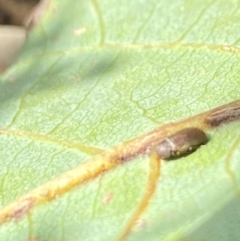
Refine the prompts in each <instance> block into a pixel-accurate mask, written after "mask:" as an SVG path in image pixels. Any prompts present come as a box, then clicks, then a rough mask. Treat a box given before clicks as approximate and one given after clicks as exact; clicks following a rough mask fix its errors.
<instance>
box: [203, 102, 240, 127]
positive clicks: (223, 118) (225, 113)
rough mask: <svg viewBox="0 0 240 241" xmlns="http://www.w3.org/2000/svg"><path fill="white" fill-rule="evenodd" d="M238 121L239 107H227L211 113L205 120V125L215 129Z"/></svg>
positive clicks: (239, 115) (239, 116) (239, 117)
mask: <svg viewBox="0 0 240 241" xmlns="http://www.w3.org/2000/svg"><path fill="white" fill-rule="evenodd" d="M239 119H240V106H233V107H227V108H225V109H220V110H217V111H215V112H212V113H211V114H210V115H209V116H207V118H206V123H207V124H208V125H210V126H211V127H217V126H220V125H222V124H226V123H229V122H232V121H236V120H239Z"/></svg>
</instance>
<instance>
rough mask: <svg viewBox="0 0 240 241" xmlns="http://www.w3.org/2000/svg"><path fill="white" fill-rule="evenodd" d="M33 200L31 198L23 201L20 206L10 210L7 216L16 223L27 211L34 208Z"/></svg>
mask: <svg viewBox="0 0 240 241" xmlns="http://www.w3.org/2000/svg"><path fill="white" fill-rule="evenodd" d="M34 202H35V200H34V199H33V198H28V199H25V200H24V202H22V203H21V204H20V205H18V206H16V207H15V208H13V209H12V210H11V212H10V213H9V216H10V217H11V219H13V220H14V221H18V220H20V219H21V218H23V217H24V216H25V215H26V214H27V213H28V212H29V210H30V209H31V208H32V207H33V206H34Z"/></svg>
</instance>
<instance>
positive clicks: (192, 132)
mask: <svg viewBox="0 0 240 241" xmlns="http://www.w3.org/2000/svg"><path fill="white" fill-rule="evenodd" d="M207 142H208V138H207V136H206V134H205V133H204V132H203V131H202V130H200V129H198V128H195V127H192V128H186V129H183V130H181V131H178V132H176V133H174V134H173V135H170V136H168V137H166V138H165V139H163V141H161V142H160V143H159V144H158V145H157V146H156V152H157V154H158V155H159V157H160V158H162V159H164V160H171V159H176V158H179V157H182V156H186V155H188V154H190V153H192V152H194V151H195V150H197V149H198V148H199V147H200V146H201V145H203V144H206V143H207Z"/></svg>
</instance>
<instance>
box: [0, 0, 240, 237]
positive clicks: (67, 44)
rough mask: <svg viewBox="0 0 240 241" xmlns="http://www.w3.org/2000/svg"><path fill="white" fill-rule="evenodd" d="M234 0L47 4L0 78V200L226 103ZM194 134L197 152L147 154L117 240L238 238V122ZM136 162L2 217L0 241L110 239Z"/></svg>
mask: <svg viewBox="0 0 240 241" xmlns="http://www.w3.org/2000/svg"><path fill="white" fill-rule="evenodd" d="M239 3H240V2H239V1H227V0H222V1H221V0H215V1H207V0H204V1H203V0H196V1H192V0H188V1H183V0H175V1H164V0H161V1H159V0H151V1H143V0H135V1H133V0H130V1H127V0H121V1H120V0H113V1H108V0H102V1H97V0H92V1H90V0H89V1H88V0H82V1H71V3H70V2H69V1H55V0H53V1H52V2H51V4H50V8H49V11H48V12H47V15H46V16H45V18H44V19H43V21H42V22H41V23H40V25H38V26H37V27H36V28H35V29H34V30H33V31H32V32H31V33H30V35H29V38H28V40H27V42H26V44H25V46H24V48H23V50H22V51H21V54H20V56H19V58H18V61H17V62H16V64H15V65H13V66H12V67H11V68H10V69H9V70H8V72H6V73H5V74H4V75H3V76H1V82H0V131H1V130H4V131H2V132H1V135H0V146H1V149H0V162H1V169H0V190H1V192H0V202H1V206H4V205H6V204H8V203H10V202H11V201H13V200H14V199H15V198H17V197H19V196H21V195H23V194H25V193H26V192H27V191H30V190H31V189H33V188H35V187H37V186H38V185H40V184H43V183H45V182H47V181H48V180H50V179H52V178H53V177H56V176H58V175H59V174H61V173H63V172H64V171H67V170H69V169H71V168H73V167H74V166H76V165H77V164H79V163H81V162H84V161H88V160H89V159H90V158H91V157H92V156H94V155H96V154H97V153H99V152H100V151H101V149H103V150H107V149H109V148H111V147H112V146H115V145H118V144H120V143H121V142H124V141H128V140H131V139H132V138H134V137H136V136H139V135H142V134H144V133H146V132H148V131H150V130H152V129H154V128H155V127H157V126H160V125H162V124H164V123H169V122H172V121H177V120H180V119H183V118H187V117H189V116H192V115H195V114H197V113H200V112H203V111H207V110H209V109H212V108H214V107H217V106H220V105H223V104H226V103H228V102H231V101H234V100H237V99H239V96H240V95H239V94H240V74H239V73H240V64H239V63H240V61H239V54H240V49H239V48H238V47H239V42H240V33H239V29H240V7H239ZM208 135H209V137H210V142H209V143H208V144H207V145H205V146H203V147H201V148H200V149H199V150H198V151H197V152H195V153H193V154H192V155H189V156H187V157H184V158H181V159H179V160H176V161H172V162H163V163H162V164H161V177H160V178H159V180H158V185H157V189H156V192H155V193H154V195H153V197H152V198H151V200H150V203H149V205H148V206H147V208H146V210H145V211H144V212H143V213H142V215H141V216H140V217H139V220H138V222H137V223H136V225H135V226H134V227H133V229H132V232H131V233H130V234H129V236H128V238H127V240H131V241H133V240H134V241H160V240H161V241H190V240H191V241H209V240H211V241H215V240H216V241H217V240H221V241H225V240H226V241H236V240H239V239H240V231H239V225H240V207H239V201H240V197H239V191H240V190H239V184H240V175H239V168H240V162H239V156H240V139H239V135H240V128H239V123H238V122H235V123H232V124H229V125H223V126H221V127H218V128H216V129H212V130H210V131H208ZM72 143H77V144H79V148H74V147H73V145H72ZM97 148H99V149H97ZM148 163H149V159H148V157H147V156H139V157H136V158H135V159H134V160H131V161H130V162H128V163H126V164H124V165H122V166H119V167H118V168H116V169H114V170H112V171H110V172H107V173H104V174H103V175H101V176H99V177H97V178H95V179H93V180H91V181H90V182H88V183H85V184H83V185H82V186H79V187H77V188H75V189H73V190H71V191H69V192H68V193H66V194H65V195H63V196H60V197H58V198H57V199H55V200H53V201H51V202H48V203H45V204H43V205H42V206H39V207H34V208H33V210H31V211H30V213H29V214H27V215H26V216H25V217H23V218H22V219H19V220H15V221H12V222H8V223H6V224H3V225H2V226H1V227H0V240H3V241H5V240H6V241H11V240H14V241H15V240H23V241H25V240H31V239H33V238H35V239H37V241H63V240H67V241H77V240H79V241H80V240H81V241H102V240H108V241H117V240H119V237H120V236H121V234H122V233H123V232H124V229H125V227H126V225H127V223H128V220H129V219H130V217H131V215H132V214H133V213H134V212H135V210H136V209H137V207H138V204H139V202H140V200H141V198H142V196H143V194H144V193H145V191H146V185H147V180H148V173H149V164H148Z"/></svg>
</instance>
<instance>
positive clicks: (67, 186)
mask: <svg viewBox="0 0 240 241" xmlns="http://www.w3.org/2000/svg"><path fill="white" fill-rule="evenodd" d="M239 105H240V100H238V101H235V102H232V103H229V104H227V105H223V106H221V107H218V108H215V109H213V110H210V111H207V112H204V113H201V114H198V115H195V116H192V117H189V118H187V119H184V120H181V121H178V122H174V123H169V124H165V125H163V126H160V127H158V128H157V129H155V130H152V131H150V132H149V133H146V134H145V135H143V136H140V137H137V138H135V139H133V140H131V141H128V142H125V143H122V144H120V145H118V146H116V147H113V148H112V149H109V150H107V151H105V152H103V153H101V154H99V155H97V156H94V157H93V158H91V159H90V160H89V161H86V162H84V163H82V164H80V165H78V166H76V167H75V168H73V169H71V170H69V171H67V172H65V173H63V174H62V175H60V176H58V177H56V178H54V179H52V180H51V181H49V182H47V183H45V184H43V185H41V186H39V187H37V188H36V189H34V190H32V191H30V192H29V193H27V194H25V195H23V196H22V197H20V198H18V199H16V200H15V201H13V202H12V203H10V204H8V205H7V206H5V207H3V208H2V209H1V210H0V224H2V223H5V222H7V221H9V220H11V219H12V218H13V216H14V215H13V213H14V210H21V207H24V205H26V201H27V200H34V201H33V202H32V203H31V205H29V206H28V205H27V210H26V211H29V210H30V209H31V208H32V207H35V206H37V205H40V204H43V203H45V202H47V201H50V200H53V199H55V198H56V197H59V196H61V195H63V194H64V193H66V192H67V191H69V190H71V189H73V188H74V187H76V186H78V185H80V184H83V183H85V182H87V181H89V180H91V179H93V178H95V177H97V176H98V175H100V174H101V173H103V172H106V171H109V170H111V169H113V168H115V167H117V166H119V165H121V164H123V163H124V162H125V161H129V160H131V159H132V158H133V157H135V156H137V155H139V154H144V153H149V151H151V150H152V149H153V148H154V147H155V146H156V145H157V144H158V143H159V142H160V141H162V139H163V138H164V137H165V136H167V135H169V134H172V133H174V132H176V131H179V130H181V129H183V128H187V127H197V128H201V129H203V130H204V129H205V130H206V129H210V128H211V127H210V126H209V125H207V124H206V123H205V119H206V117H207V116H208V115H209V114H210V113H212V112H213V111H216V110H220V109H221V108H228V107H234V106H239ZM2 133H3V131H2Z"/></svg>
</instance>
